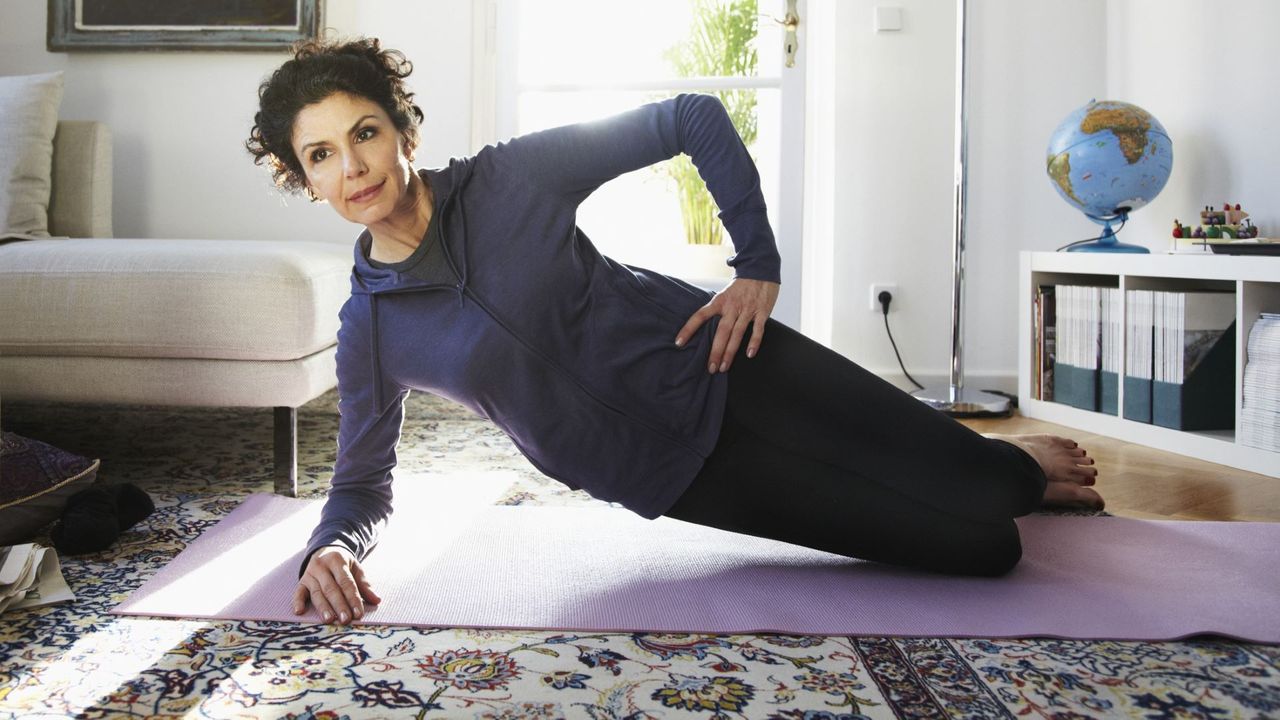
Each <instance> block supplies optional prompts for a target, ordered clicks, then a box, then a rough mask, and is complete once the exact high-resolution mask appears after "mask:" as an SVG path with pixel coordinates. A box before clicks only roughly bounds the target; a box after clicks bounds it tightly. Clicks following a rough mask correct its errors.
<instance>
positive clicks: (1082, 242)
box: [984, 215, 1129, 392]
mask: <svg viewBox="0 0 1280 720" xmlns="http://www.w3.org/2000/svg"><path fill="white" fill-rule="evenodd" d="M1127 222H1129V216H1128V215H1125V216H1124V219H1122V220H1121V221H1120V227H1118V228H1116V229H1115V230H1112V231H1111V234H1112V236H1115V235H1118V234H1120V231H1121V230H1123V229H1124V224H1125V223H1127ZM1103 232H1104V233H1105V232H1106V231H1105V230H1104V231H1103ZM1101 239H1102V236H1101V235H1099V236H1098V237H1089V238H1085V239H1083V240H1077V241H1075V242H1072V243H1067V244H1066V245H1063V246H1062V247H1060V248H1058V249H1057V250H1055V251H1054V252H1062V251H1063V250H1066V249H1067V248H1073V247H1075V246H1077V245H1083V244H1085V243H1091V242H1094V241H1097V240H1101ZM984 392H985V391H984Z"/></svg>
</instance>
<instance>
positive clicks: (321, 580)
mask: <svg viewBox="0 0 1280 720" xmlns="http://www.w3.org/2000/svg"><path fill="white" fill-rule="evenodd" d="M307 601H310V602H311V604H312V605H314V606H315V607H316V610H318V611H319V612H320V616H321V617H323V618H324V621H325V622H327V623H329V622H333V621H335V620H336V621H338V622H339V623H341V624H343V625H345V624H347V623H348V622H351V621H352V620H359V619H360V618H361V617H363V616H364V606H365V603H370V604H373V605H377V604H378V603H380V602H382V598H380V597H378V594H377V593H375V592H374V591H373V588H372V587H371V586H370V585H369V581H368V580H367V579H366V578H365V576H364V570H363V569H362V568H361V567H360V562H359V561H358V560H356V559H355V556H354V555H352V554H351V551H350V550H347V549H346V548H344V547H339V546H336V545H329V546H326V547H322V548H320V549H319V550H317V551H315V553H313V554H312V555H311V559H310V560H309V561H307V570H306V572H304V573H303V574H302V578H301V579H300V580H298V587H297V589H295V590H294V591H293V614H294V615H301V614H302V613H304V612H306V610H307Z"/></svg>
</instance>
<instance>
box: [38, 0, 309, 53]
mask: <svg viewBox="0 0 1280 720" xmlns="http://www.w3.org/2000/svg"><path fill="white" fill-rule="evenodd" d="M323 1H324V0H163V1H162V2H156V1H155V0H49V26H48V42H47V45H48V48H49V50H50V51H52V52H67V51H75V50H281V49H286V48H288V47H289V46H290V45H291V44H292V43H294V42H296V41H298V40H303V39H309V38H315V37H316V35H317V33H318V32H319V28H320V15H321V3H322V2H323Z"/></svg>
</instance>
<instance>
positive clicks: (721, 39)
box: [659, 0, 757, 245]
mask: <svg viewBox="0 0 1280 720" xmlns="http://www.w3.org/2000/svg"><path fill="white" fill-rule="evenodd" d="M692 4H693V22H692V24H691V27H690V30H689V36H688V37H687V38H686V39H684V40H683V41H681V42H679V43H677V44H676V45H673V46H672V47H671V48H669V49H668V50H667V51H666V52H665V53H664V54H663V58H664V59H665V60H666V61H667V62H668V63H669V64H670V65H671V67H672V68H673V69H674V70H675V72H676V74H677V75H679V76H680V77H747V76H754V75H756V72H757V71H756V68H757V57H756V48H755V39H756V30H757V24H756V23H757V12H756V8H757V2H756V0H741V1H739V2H734V1H733V0H693V3H692ZM714 94H715V95H717V96H719V98H720V101H721V102H723V103H724V106H725V109H726V110H728V112H729V117H730V118H731V119H732V120H733V126H734V127H735V128H736V129H737V130H738V134H739V135H741V136H742V142H743V143H744V144H745V145H746V146H747V147H748V148H750V147H752V146H753V145H754V144H755V141H756V91H755V90H753V89H744V90H719V91H716V92H715V93H714ZM659 172H662V173H665V174H667V175H668V176H670V177H671V179H672V180H674V181H675V184H676V190H677V194H678V195H679V198H680V215H681V218H682V220H683V223H684V232H685V241H686V242H687V243H688V244H690V245H719V244H720V243H721V242H722V241H723V238H724V224H723V223H721V222H720V218H719V217H717V209H716V204H715V201H714V200H713V199H712V198H711V193H709V192H708V191H707V185H706V183H705V182H703V180H702V177H701V176H699V175H698V169H697V168H696V167H694V165H693V162H692V161H690V160H689V156H688V155H680V156H679V157H676V158H673V159H671V160H669V161H667V162H666V163H663V164H662V165H661V166H659Z"/></svg>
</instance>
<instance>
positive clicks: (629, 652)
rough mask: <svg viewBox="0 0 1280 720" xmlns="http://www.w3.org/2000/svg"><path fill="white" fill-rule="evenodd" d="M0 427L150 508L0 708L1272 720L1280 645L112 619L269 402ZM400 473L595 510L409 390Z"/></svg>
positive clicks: (0, 672) (102, 561)
mask: <svg viewBox="0 0 1280 720" xmlns="http://www.w3.org/2000/svg"><path fill="white" fill-rule="evenodd" d="M336 400H337V397H336V393H335V392H334V391H330V392H329V393H326V394H325V395H323V396H321V397H320V398H317V399H316V400H315V401H313V402H311V403H308V404H307V405H306V406H304V407H302V408H300V409H299V417H298V436H299V468H298V472H299V490H300V494H301V495H302V496H304V497H321V496H323V494H324V489H325V486H326V484H327V482H328V478H329V476H330V474H331V473H332V469H333V461H334V454H335V451H336V446H335V442H334V438H335V437H336V435H337V422H338V417H337V411H336ZM3 422H4V429H5V430H10V431H12V432H16V433H18V434H20V435H24V436H27V437H34V438H36V439H39V440H42V441H44V442H47V443H50V444H53V445H56V446H58V447H62V448H64V449H67V450H70V451H72V452H77V453H80V454H82V455H86V456H88V457H91V458H100V459H101V460H102V467H101V470H100V473H99V476H100V478H101V479H102V480H103V481H106V482H132V483H134V484H136V485H139V486H141V487H142V488H144V489H145V490H147V491H148V492H149V493H150V494H151V496H152V498H153V499H154V500H155V502H156V512H155V513H154V514H153V515H152V516H151V517H150V518H148V519H147V520H145V521H144V522H142V523H140V524H139V525H137V526H135V527H134V528H132V529H130V530H129V531H127V532H126V533H125V534H124V535H123V536H122V537H121V538H120V540H119V541H118V542H117V543H116V545H114V546H113V547H112V548H111V549H109V550H107V551H105V552H102V553H98V554H94V555H84V556H77V557H69V558H64V559H63V572H64V574H65V575H66V577H67V580H68V582H69V583H70V584H71V587H72V590H73V591H74V592H75V594H76V597H77V600H76V601H75V602H74V603H68V604H62V605H55V606H49V607H44V608H35V609H30V610H22V611H16V612H13V613H11V614H6V615H5V616H3V617H0V717H14V718H19V717H20V718H60V717H88V718H106V717H110V718H117V717H120V718H124V717H138V718H261V717H267V718H288V719H290V720H329V719H332V720H339V719H341V718H366V717H369V718H402V717H403V718H418V717H424V718H425V717H438V718H495V719H497V718H503V719H506V718H560V717H581V718H592V719H595V720H603V719H605V718H618V719H622V718H628V719H639V718H682V717H687V718H695V717H698V718H701V717H705V718H717V719H718V718H779V719H784V718H785V719H788V720H791V719H795V720H834V719H845V718H996V717H1000V718H1015V717H1016V718H1023V717H1026V718H1053V719H1055V720H1059V719H1061V720H1066V719H1069V718H1110V717H1125V718H1240V719H1253V718H1259V719H1260V718H1274V717H1280V647H1276V646H1267V645H1254V644H1248V643H1239V642H1233V641H1227V640H1222V639H1217V638H1205V639H1197V640H1191V641H1181V642H1161V643H1150V642H1085V641H1068V640H1050V639H1027V640H984V639H967V640H946V639H936V638H892V639H890V638H864V637H818V636H786V635H724V636H721V635H668V634H642V633H634V634H602V633H586V634H571V633H563V632H532V631H515V632H513V631H486V630H465V629H454V628H403V627H389V626H369V627H363V626H362V627H359V628H342V627H326V626H317V625H309V624H298V623H273V622H248V621H245V622H228V621H213V622H209V621H191V620H172V619H165V618H134V617H128V618H126V617H116V616H113V615H110V614H109V611H110V609H111V608H112V607H114V606H115V605H116V604H117V603H119V602H121V601H122V600H124V599H125V598H126V597H128V595H129V593H130V592H132V591H133V590H134V589H135V588H137V587H138V586H139V585H141V584H142V582H143V581H145V580H146V579H147V578H148V577H150V576H151V575H152V574H153V573H155V572H156V571H157V570H159V568H161V567H162V566H163V565H164V564H165V563H166V562H168V561H169V560H170V559H171V558H172V557H174V556H175V555H176V554H177V553H179V552H180V551H181V550H182V549H183V548H184V547H185V546H186V545H187V543H189V542H191V541H192V540H193V539H195V538H196V537H197V536H198V535H199V534H200V533H201V532H202V531H204V530H205V529H206V528H208V527H210V526H212V525H213V524H215V523H216V522H217V521H218V520H219V519H220V518H222V517H223V516H225V515H226V514H227V513H228V512H230V511H231V510H232V509H233V508H234V507H236V506H237V505H238V504H239V502H240V501H241V500H243V499H244V498H245V497H247V496H248V495H249V494H252V493H255V492H269V491H270V490H271V486H272V483H271V437H272V434H271V413H270V411H267V410H249V409H236V408H221V409H209V408H142V407H120V406H109V405H97V406H69V405H68V406H59V407H39V406H34V405H31V406H22V405H12V406H11V405H6V406H5V407H4V416H3ZM399 460H400V467H401V468H402V469H404V470H405V471H439V472H448V471H453V470H459V469H483V470H499V469H504V470H512V471H514V472H516V473H517V475H518V476H519V479H518V481H517V483H516V484H515V485H513V487H512V488H511V490H509V491H508V493H507V494H506V495H505V496H504V497H503V498H502V499H501V500H499V502H500V503H502V504H508V505H517V504H543V505H546V504H556V505H593V504H598V501H596V500H593V499H591V498H590V497H588V496H586V495H585V494H583V493H581V492H577V491H570V490H568V489H567V488H565V487H563V486H562V485H560V484H559V483H556V482H554V481H551V480H548V479H546V478H544V477H542V476H541V475H539V474H538V473H537V471H535V470H534V469H533V468H532V467H531V466H530V465H529V464H528V463H527V462H526V461H525V460H524V459H523V458H522V457H521V456H520V454H519V453H518V452H517V451H516V450H515V449H514V447H512V445H511V443H510V442H509V441H508V440H507V439H506V438H505V436H503V435H502V433H501V432H499V431H498V430H497V429H496V428H494V427H493V426H492V425H490V424H489V423H488V422H487V421H484V420H481V419H478V418H474V417H472V416H470V415H469V414H468V413H467V412H466V411H465V410H464V409H462V408H459V407H457V406H454V405H451V404H449V403H446V402H444V401H441V400H438V399H436V398H433V397H431V396H429V395H426V394H418V393H415V394H412V395H411V396H410V398H409V401H408V408H407V413H406V420H405V423H404V428H403V437H402V439H401V444H400V452H399Z"/></svg>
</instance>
